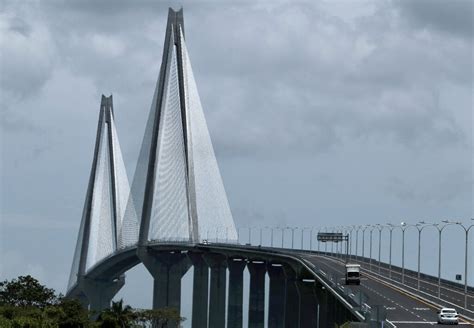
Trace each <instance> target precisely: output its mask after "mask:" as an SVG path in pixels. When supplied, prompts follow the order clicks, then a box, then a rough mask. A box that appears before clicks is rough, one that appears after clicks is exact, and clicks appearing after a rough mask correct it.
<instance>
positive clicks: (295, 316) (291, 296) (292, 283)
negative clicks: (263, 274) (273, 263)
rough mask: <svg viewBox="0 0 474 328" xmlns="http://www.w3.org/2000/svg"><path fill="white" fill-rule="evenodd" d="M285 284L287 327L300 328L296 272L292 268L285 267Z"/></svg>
mask: <svg viewBox="0 0 474 328" xmlns="http://www.w3.org/2000/svg"><path fill="white" fill-rule="evenodd" d="M283 268H284V272H285V277H286V284H285V287H286V288H285V289H286V290H285V294H286V300H285V327H299V312H300V307H299V295H298V290H297V287H296V272H295V270H293V268H291V267H290V266H286V265H285V266H284V267H283Z"/></svg>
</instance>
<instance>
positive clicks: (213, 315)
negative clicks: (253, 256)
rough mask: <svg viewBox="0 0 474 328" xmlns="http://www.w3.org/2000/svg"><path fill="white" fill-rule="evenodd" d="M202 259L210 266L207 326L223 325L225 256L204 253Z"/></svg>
mask: <svg viewBox="0 0 474 328" xmlns="http://www.w3.org/2000/svg"><path fill="white" fill-rule="evenodd" d="M204 260H205V261H206V262H207V264H208V265H209V267H210V268H211V286H210V288H209V328H222V327H225V294H226V293H225V289H226V274H227V268H226V257H225V256H223V255H218V254H205V255H204Z"/></svg>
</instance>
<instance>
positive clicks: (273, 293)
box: [267, 264, 286, 328]
mask: <svg viewBox="0 0 474 328" xmlns="http://www.w3.org/2000/svg"><path fill="white" fill-rule="evenodd" d="M267 272H268V276H269V278H270V290H269V300H268V303H269V304H268V327H275V328H283V327H285V300H286V289H285V279H286V277H285V272H284V270H283V265H282V264H269V265H267Z"/></svg>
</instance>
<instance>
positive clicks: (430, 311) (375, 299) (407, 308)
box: [300, 253, 471, 327]
mask: <svg viewBox="0 0 474 328" xmlns="http://www.w3.org/2000/svg"><path fill="white" fill-rule="evenodd" d="M300 256H301V257H302V258H304V259H306V260H307V261H309V262H310V263H311V264H313V265H314V268H315V269H316V270H320V272H321V273H323V274H324V275H328V276H333V277H336V279H338V280H339V283H340V284H341V285H343V284H344V276H345V267H344V262H342V261H340V260H338V259H334V258H329V257H323V256H320V255H313V254H307V253H301V254H300ZM364 266H367V264H365V263H364V264H362V269H363V272H362V279H361V280H362V281H361V284H360V286H355V285H351V286H350V287H349V288H350V289H351V290H352V291H353V292H354V293H357V292H358V291H362V292H363V293H365V294H367V296H368V297H369V300H370V301H368V302H369V303H370V304H372V305H383V306H384V308H385V309H386V313H387V319H388V320H389V321H390V322H391V323H393V325H394V326H395V327H426V326H427V325H433V326H438V324H437V314H436V310H437V309H436V308H435V307H434V306H432V305H430V304H428V303H426V302H424V301H422V300H420V299H417V298H415V297H412V296H410V295H408V294H407V293H404V292H403V291H402V290H400V289H398V288H397V287H396V286H392V285H389V284H388V283H387V281H386V280H385V279H381V278H380V277H377V276H376V275H374V274H371V273H369V272H368V271H367V270H365V268H364ZM460 324H461V325H467V326H469V325H471V324H470V323H467V322H460Z"/></svg>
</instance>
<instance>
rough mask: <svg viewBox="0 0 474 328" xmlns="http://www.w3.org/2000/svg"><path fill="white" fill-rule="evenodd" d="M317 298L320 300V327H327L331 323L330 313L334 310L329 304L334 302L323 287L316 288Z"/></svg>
mask: <svg viewBox="0 0 474 328" xmlns="http://www.w3.org/2000/svg"><path fill="white" fill-rule="evenodd" d="M315 292H316V298H317V299H318V300H319V326H320V327H327V326H329V324H330V323H329V322H330V321H331V315H330V313H329V312H330V311H331V309H332V308H333V305H331V304H329V303H328V302H330V301H333V300H330V299H329V292H328V290H327V289H326V288H325V287H323V286H321V287H316V288H315Z"/></svg>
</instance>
